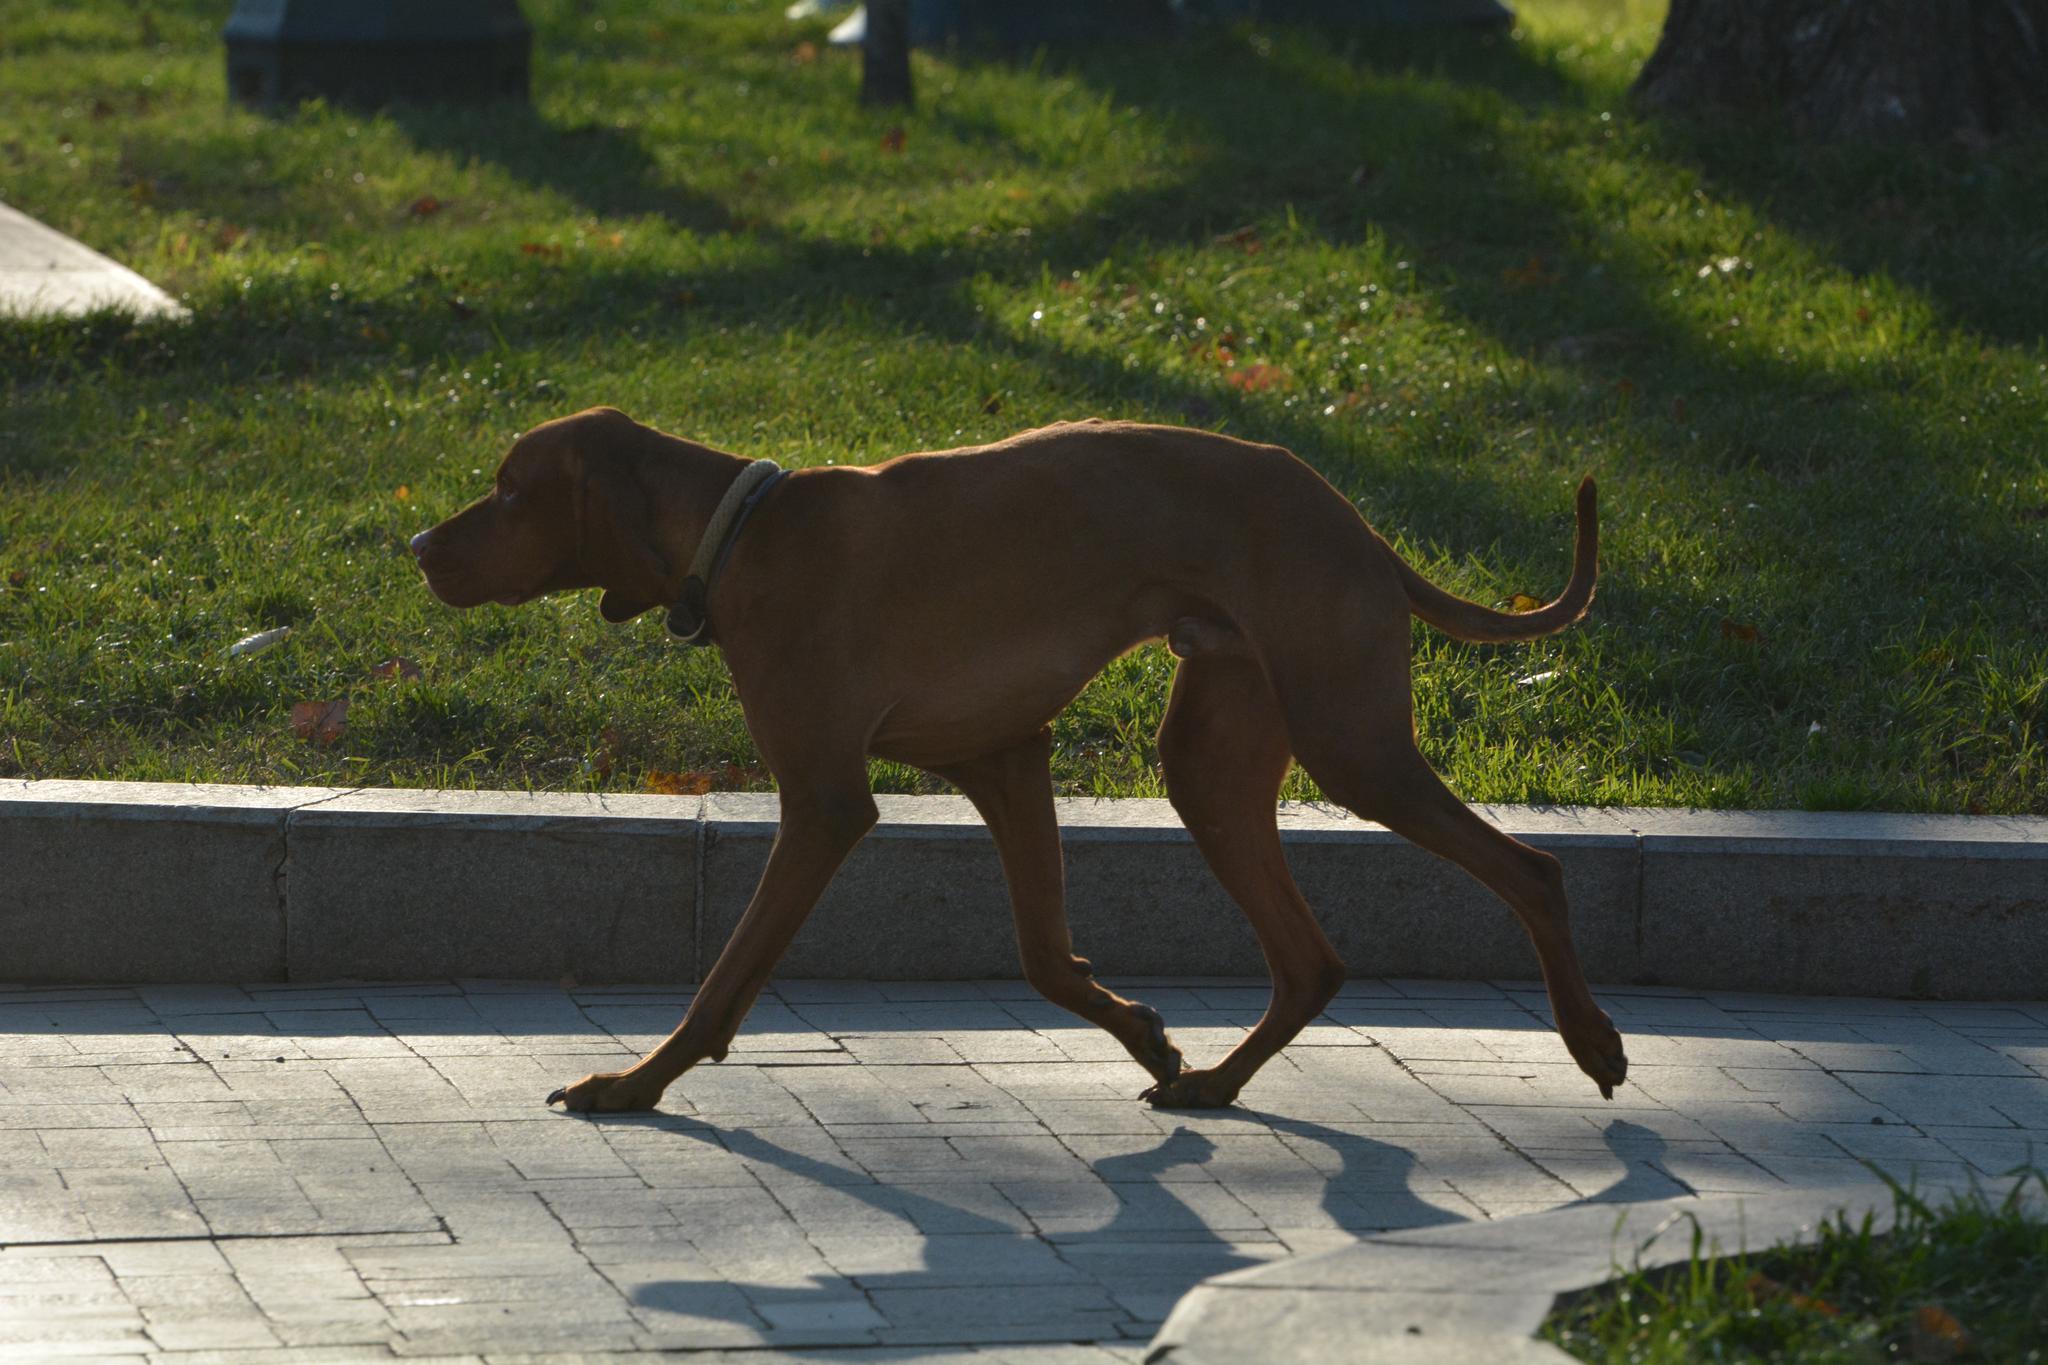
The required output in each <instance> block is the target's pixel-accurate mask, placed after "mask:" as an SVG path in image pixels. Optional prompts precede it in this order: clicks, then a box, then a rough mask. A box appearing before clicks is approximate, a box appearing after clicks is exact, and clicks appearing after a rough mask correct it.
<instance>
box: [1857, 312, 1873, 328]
mask: <svg viewBox="0 0 2048 1365" xmlns="http://www.w3.org/2000/svg"><path fill="white" fill-rule="evenodd" d="M1856 321H1858V322H1861V323H1864V324H1865V325H1868V324H1869V322H1870V310H1869V309H1868V308H1858V309H1857V310H1856Z"/></svg>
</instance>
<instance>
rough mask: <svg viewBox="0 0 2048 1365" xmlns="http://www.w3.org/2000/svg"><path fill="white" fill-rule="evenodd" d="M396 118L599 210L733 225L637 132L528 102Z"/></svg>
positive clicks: (421, 141) (420, 134)
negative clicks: (672, 174)
mask: <svg viewBox="0 0 2048 1365" xmlns="http://www.w3.org/2000/svg"><path fill="white" fill-rule="evenodd" d="M390 116H391V119H392V121H393V122H394V123H396V124H397V125H398V126H399V128H401V129H402V130H403V131H404V133H405V135H406V137H408V138H409V139H411V141H412V142H413V144H414V145H415V146H417V147H419V148H420V149H421V150H423V151H432V152H439V153H441V154H442V155H445V156H450V157H453V158H455V159H457V160H459V161H487V162H491V163H492V164H494V165H497V166H499V167H501V168H502V169H503V170H505V171H506V172H507V173H508V174H510V175H512V176H513V177H514V178H516V179H518V180H519V181H521V182H523V183H524V184H526V185H529V186H531V187H533V188H535V189H542V190H550V191H553V192H554V193H557V194H560V195H562V196H564V197H565V198H568V199H570V200H572V201H574V202H575V203H576V204H577V205H579V206H580V207H582V208H583V209H585V210H587V211H589V212H590V213H593V214H600V215H605V216H616V217H639V216H642V215H654V216H657V217H660V218H664V219H666V220H668V222H669V223H670V224H672V225H673V226H675V227H678V228H686V229H688V230H690V231H693V232H724V231H727V230H728V229H730V228H731V226H732V215H731V214H730V213H728V212H727V211H726V208H725V205H724V204H722V203H721V202H719V201H718V200H717V199H715V198H713V197H712V196H710V195H706V194H698V193H696V192H694V191H691V190H689V189H688V188H686V187H682V186H678V185H675V184H673V183H671V182H670V181H669V179H668V178H667V177H665V176H664V175H663V174H662V171H661V168H660V166H659V164H658V163H657V162H656V161H655V159H654V157H653V156H652V155H650V154H649V153H648V151H647V150H646V148H645V147H643V146H642V145H641V143H640V138H639V136H638V135H637V134H636V133H635V132H633V131H631V130H625V129H617V128H607V127H605V126H603V125H602V124H598V123H584V124H578V125H574V126H561V125H557V124H555V123H553V122H551V121H549V119H548V118H547V117H546V116H545V115H544V114H542V113H540V112H539V111H538V110H536V109H534V108H533V107H531V106H530V105H527V104H524V103H510V102H508V103H502V104H495V105H490V106H484V107H466V106H432V107H420V106H408V105H399V106H395V107H394V108H392V109H391V110H390Z"/></svg>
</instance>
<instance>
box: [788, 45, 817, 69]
mask: <svg viewBox="0 0 2048 1365" xmlns="http://www.w3.org/2000/svg"><path fill="white" fill-rule="evenodd" d="M789 59H790V60H791V61H792V62H795V63H796V64H797V65H798V66H809V65H810V64H811V63H812V62H815V61H816V60H818V45H817V44H816V43H808V42H806V43H798V44H797V45H796V47H795V48H794V49H792V50H791V52H790V54H789Z"/></svg>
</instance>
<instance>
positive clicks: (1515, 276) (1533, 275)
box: [1500, 252, 1559, 289]
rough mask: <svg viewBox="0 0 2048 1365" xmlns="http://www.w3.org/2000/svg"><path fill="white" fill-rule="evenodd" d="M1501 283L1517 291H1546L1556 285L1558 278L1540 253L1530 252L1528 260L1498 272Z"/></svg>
mask: <svg viewBox="0 0 2048 1365" xmlns="http://www.w3.org/2000/svg"><path fill="white" fill-rule="evenodd" d="M1500 277H1501V281H1502V282H1503V283H1505V284H1509V285H1512V286H1514V287H1515V288H1517V289H1548V288H1549V287H1550V286H1551V285H1554V284H1556V283H1557V281H1558V279H1559V276H1558V273H1557V272H1556V271H1555V270H1552V269H1551V268H1550V262H1549V261H1548V260H1546V259H1544V257H1543V253H1541V252H1531V253H1530V255H1529V259H1528V260H1526V261H1524V262H1523V263H1522V264H1520V265H1511V266H1509V267H1508V268H1507V269H1506V270H1503V271H1501V272H1500Z"/></svg>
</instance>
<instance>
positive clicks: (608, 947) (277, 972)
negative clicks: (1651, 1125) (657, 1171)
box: [0, 780, 2048, 999]
mask: <svg viewBox="0 0 2048 1365" xmlns="http://www.w3.org/2000/svg"><path fill="white" fill-rule="evenodd" d="M878 805H879V806H880V808H881V815H882V818H881V822H880V824H879V825H878V826H877V827H876V829H875V830H874V832H873V833H871V834H870V835H869V837H868V838H867V839H866V840H865V841H864V842H863V843H862V845H861V846H860V847H859V848H858V849H857V850H856V851H855V852H854V854H853V856H852V857H851V858H849V859H848V860H847V863H846V865H845V867H844V868H843V869H842V870H841V871H840V874H839V875H838V877H837V878H836V879H835V880H834V882H833V884H832V886H831V887H830V889H829V890H828V891H827V893H826V895H825V897H824V899H823V900H822V901H821V902H820V904H819V906H818V908H817V910H816V912H815V913H814V914H813V915H812V917H811V919H810V921H809V922H808V923H807V924H806V926H805V928H804V930H803V932H802V933H801V934H800V935H799V936H798V938H797V941H796V943H795V944H794V945H793V946H792V947H791V949H790V951H789V953H788V955H787V956H786V957H785V958H784V960H783V962H782V964H781V969H780V971H781V974H782V975H786V976H790V977H832V978H870V979H919V978H930V979H973V978H992V977H1012V976H1015V975H1016V973H1017V964H1016V957H1015V949H1014V946H1013V942H1012V938H1011V931H1010V927H1009V910H1008V900H1007V896H1006V893H1005V890H1004V886H1003V880H1002V871H1001V867H1000V865H999V862H998V860H997V857H996V853H995V849H994V846H993V844H992V843H991V842H990V840H989V837H988V833H987V831H986V829H985V828H984V827H983V826H982V824H981V821H980V820H979V818H978V817H977V816H976V815H975V813H974V811H973V809H972V807H970V806H969V805H968V804H967V803H966V802H965V801H964V800H962V799H960V798H958V797H900V796H884V797H880V798H878ZM1478 809H1479V810H1480V811H1481V813H1482V814H1483V815H1484V816H1485V817H1486V818H1487V819H1489V820H1490V821H1492V822H1493V823H1494V824H1495V825H1497V826H1498V827H1500V828H1501V829H1503V830H1505V831H1507V832H1508V833H1510V834H1513V835H1515V836H1516V837H1518V838H1521V839H1524V840H1526V841H1527V842H1529V843H1531V844H1533V845H1535V846H1537V847H1539V848H1543V849H1546V850H1548V851H1549V852H1551V853H1553V854H1555V855H1556V856H1557V857H1558V858H1559V860H1560V861H1561V862H1562V863H1563V864H1564V868H1565V877H1566V884H1567V886H1568V887H1569V889H1570V891H1571V896H1572V908H1573V917H1574V931H1575V934H1576V936H1577V940H1578V943H1579V947H1580V953H1581V956H1582V957H1583V958H1584V960H1585V963H1586V968H1587V972H1588V974H1589V975H1590V976H1591V977H1592V978H1593V979H1594V980H1595V981H1602V982H1612V983H1626V984H1631V985H1646V986H1687V987H1697V988H1717V989H1732V990H1751V991H1778V992H1786V993H1796V994H1854V995H1869V996H1934V997H1945V998H1957V999H1996V998H2013V997H2020V996H2026V995H2029V994H2031V993H2033V992H2035V991H2037V990H2038V988H2039V970H2038V969H2039V964H2040V963H2042V962H2043V961H2048V819H2042V818H2038V817H1986V816H1922V815H1897V814H1863V813H1845V812H1820V813H1814V812H1719V811H1676V810H1640V809H1596V808H1575V807H1528V806H1482V807H1479V808H1478ZM776 812H777V804H776V798H775V797H774V796H773V795H772V794H744V793H742V794H714V795H711V796H706V797H662V796H646V795H605V794H595V793H560V792H554V793H523V792H443V791H415V790H395V789H345V788H315V787H243V786H219V785H197V784H195V785H184V784H171V783H128V782H78V781H29V780H14V781H9V782H4V783H0V866H5V867H6V868H7V869H8V875H7V877H6V878H4V879H0V942H6V943H7V944H8V947H9V951H8V953H7V957H6V960H5V963H4V964H0V977H4V978H6V979H9V980H14V981H22V982H45V983H79V982H89V981H104V980H127V981H143V982H165V981H201V980H219V979H223V978H235V979H243V980H252V981H280V980H331V979H337V978H351V979H359V980H399V979H412V978H418V977H420V976H422V975H451V976H457V975H459V976H490V977H506V978H512V977H525V978H540V979H559V978H562V977H564V976H568V977H572V978H574V979H575V980H578V981H583V982H592V983H596V982H635V981H644V982H665V983H680V982H689V981H694V980H697V979H699V977H700V976H701V973H702V972H703V971H704V970H705V969H706V968H707V967H708V966H709V965H710V963H711V962H712V960H713V959H714V958H715V957H716V954H717V950H718V948H719V946H720V945H721V944H723V942H724V941H725V938H726V936H727V935H728V934H729V933H730V931H731V928H732V926H733V925H734V924H735V923H736V922H737V920H738V918H739V915H740V914H741V913H742V912H743V911H744V909H745V907H746V904H747V902H748V899H749V897H750V896H751V895H752V892H753V888H754V884H755V881H756V879H757V878H758V877H759V875H760V870H761V867H762V865H763V864H764V862H765V861H766V858H767V855H768V849H769V847H770V845H771V843H772V841H773V838H774V832H775V820H776ZM1060 819H1061V822H1062V826H1063V831H1064V839H1065V846H1066V872H1067V889H1068V900H1069V905H1070V917H1071V919H1072V922H1073V930H1074V938H1075V942H1076V945H1077V949H1078V951H1080V952H1081V953H1083V954H1084V955H1085V956H1087V957H1089V958H1090V959H1091V960H1093V961H1094V963H1095V964H1096V967H1097V969H1098V970H1099V971H1102V972H1104V973H1106V974H1121V975H1145V976H1172V975H1190V976H1250V975H1255V974H1257V973H1258V972H1259V970H1260V967H1261V958H1260V955H1259V951H1258V945H1257V942H1256V940H1255V939H1254V938H1253V936H1252V933H1251V931H1250V928H1249V927H1248V926H1247V924H1246V923H1245V921H1244V918H1243V916H1242V915H1241V914H1240V913H1239V912H1238V911H1237V909H1236V907H1235V906H1234V905H1232V904H1231V903H1230V901H1229V899H1228V897H1226V896H1225V894H1224V893H1223V891H1222V889H1221V888H1220V887H1219V886H1218V885H1217V884H1216V882H1215V879H1214V878H1213V877H1211V876H1210V875H1209V872H1208V870H1207V868H1206V867H1205V866H1204V865H1203V863H1202V860H1201V857H1200V855H1199V853H1198V852H1197V850H1196V849H1195V847H1194V844H1193V842H1192V840H1191V839H1190V838H1189V836H1188V834H1187V832H1186V830H1185V829H1183V828H1182V827H1181V825H1180V822H1179V820H1178V818H1177V817H1176V816H1175V815H1174V813H1173V811H1172V808H1171V807H1170V806H1169V805H1168V804H1167V803H1166V802H1164V801H1158V800H1088V799H1067V800H1063V801H1061V802H1060ZM1280 827H1281V833H1282V838H1283V840H1284V842H1285V844H1286V847H1287V854H1288V858H1289V862H1290V864H1291V866H1292V868H1293V871H1294V875H1295V878H1296V880H1297V881H1298V882H1299V883H1300V885H1301V887H1302V890H1303V893H1304V894H1305V895H1306V897H1307V899H1308V901H1309V904H1310V905H1311V906H1313V907H1314V908H1315V911H1316V914H1317V916H1318V918H1319V919H1320V921H1321V922H1322V925H1323V927H1324V930H1325V932H1326V933H1327V934H1328V935H1329V937H1330V939H1331V941H1332V942H1333V943H1334V944H1335V945H1336V947H1337V949H1338V951H1339V952H1340V953H1341V954H1342V955H1343V956H1344V958H1345V960H1346V961H1347V962H1349V963H1350V964H1351V965H1352V967H1353V969H1354V970H1355V971H1358V972H1361V973H1366V974H1369V975H1373V976H1391V977H1438V978H1457V979H1472V978H1481V979H1516V980H1522V979H1527V978H1528V977H1529V976H1530V975H1531V968H1532V966H1533V959H1532V958H1531V956H1530V953H1529V949H1528V946H1527V943H1526V942H1525V940H1524V939H1523V937H1522V934H1521V931H1520V930H1519V928H1517V926H1516V925H1515V923H1514V921H1513V919H1512V917H1511V916H1509V915H1508V914H1507V913H1506V911H1505V910H1504V909H1503V908H1502V907H1501V906H1500V904H1499V903H1498V902H1497V901H1496V900H1495V899H1494V898H1493V897H1492V896H1491V895H1490V894H1489V893H1488V892H1486V891H1485V890H1484V889H1483V888H1481V887H1480V886H1479V885H1478V884H1477V883H1476V882H1473V881H1472V880H1471V879H1469V878H1467V877H1466V876H1465V875H1464V874H1463V873H1462V872H1461V871H1460V870H1458V869H1457V868H1455V867H1452V866H1451V865H1449V864H1447V863H1444V862H1441V861H1439V860H1437V859H1435V858H1433V857H1430V856H1429V855H1427V854H1425V853H1423V852H1422V851H1420V850H1419V849H1417V848H1415V847H1414V846H1412V845H1410V844H1408V843H1407V842H1406V841H1404V840H1402V839H1400V838H1399V837H1397V836H1395V835H1394V834H1392V833H1390V832H1389V831H1387V830H1385V829H1382V828H1381V827H1379V826H1377V825H1373V824H1369V823H1367V822H1365V821H1361V820H1357V819H1354V818H1352V817H1351V816H1349V815H1347V814H1344V813H1341V812H1337V811H1333V810H1330V809H1328V808H1324V807H1312V806H1301V805H1288V806H1284V807H1282V808H1281V811H1280Z"/></svg>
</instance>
